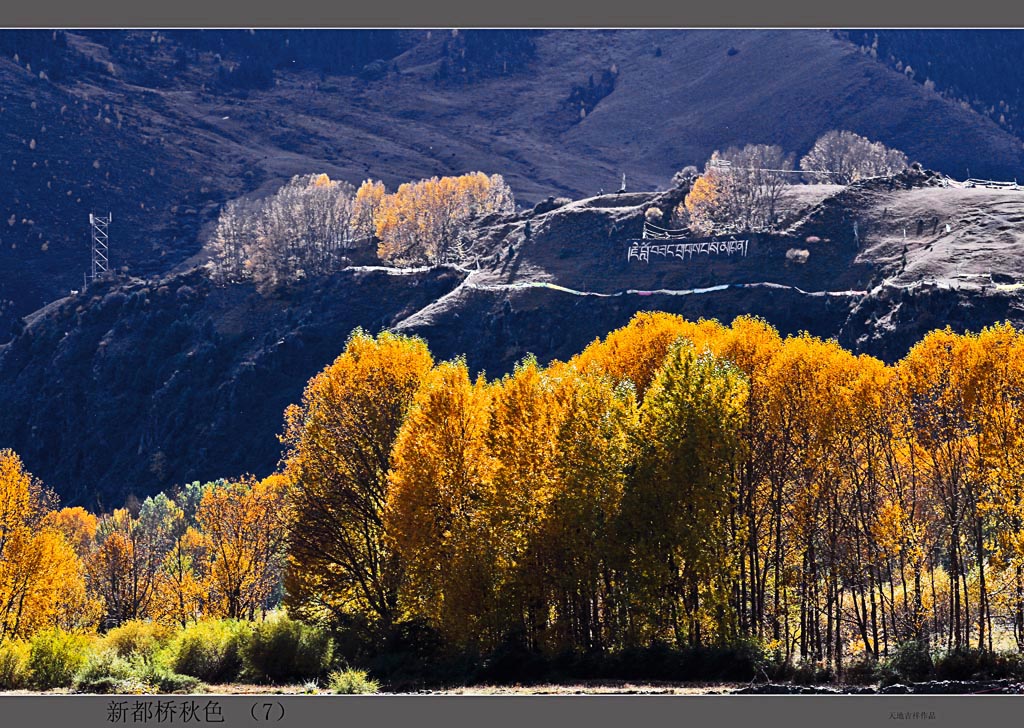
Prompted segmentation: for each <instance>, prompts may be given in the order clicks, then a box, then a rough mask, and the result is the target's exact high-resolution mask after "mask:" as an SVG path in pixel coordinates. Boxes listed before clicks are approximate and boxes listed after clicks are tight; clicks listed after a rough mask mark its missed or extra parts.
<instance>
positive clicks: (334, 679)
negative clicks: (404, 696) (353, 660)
mask: <svg viewBox="0 0 1024 728" xmlns="http://www.w3.org/2000/svg"><path fill="white" fill-rule="evenodd" d="M327 684H328V687H329V688H330V690H331V692H332V693H338V694H339V695H365V694H368V693H375V692H377V691H378V690H380V685H378V684H377V681H376V680H371V679H370V678H369V677H368V676H367V674H366V672H365V671H364V670H352V669H349V670H335V671H334V672H332V673H331V674H330V676H329V677H328V679H327Z"/></svg>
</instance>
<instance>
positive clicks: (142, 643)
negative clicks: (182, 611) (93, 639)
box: [103, 619, 174, 657]
mask: <svg viewBox="0 0 1024 728" xmlns="http://www.w3.org/2000/svg"><path fill="white" fill-rule="evenodd" d="M172 637H174V629H173V628H171V627H167V626H166V625H163V624H160V623H159V622H151V621H146V620H141V619H133V620H132V621H130V622H125V623H124V624H122V625H121V626H120V627H115V628H114V629H112V630H110V631H109V632H107V634H106V635H104V637H103V647H104V648H109V649H112V650H114V652H116V653H117V654H118V655H119V656H120V657H130V656H132V655H144V656H147V657H149V656H152V655H154V654H156V653H157V651H159V650H160V649H161V648H163V647H165V646H166V645H167V644H168V643H169V642H170V641H171V638H172Z"/></svg>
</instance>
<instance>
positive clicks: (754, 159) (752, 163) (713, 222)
mask: <svg viewBox="0 0 1024 728" xmlns="http://www.w3.org/2000/svg"><path fill="white" fill-rule="evenodd" d="M792 169H793V155H792V154H786V153H784V152H783V151H782V149H781V148H780V147H777V146H771V145H767V144H748V145H746V146H745V147H743V148H742V149H740V148H738V147H730V148H729V149H726V150H725V152H718V151H716V152H715V153H714V154H712V155H711V159H710V160H708V164H707V166H706V167H705V171H704V174H703V175H702V176H701V178H700V179H699V180H698V181H697V182H695V183H694V186H693V188H692V189H691V191H690V194H689V195H687V198H686V200H685V202H684V205H683V207H685V209H686V211H687V212H688V213H689V219H690V226H691V227H692V228H694V229H695V230H698V231H700V232H704V233H711V232H730V231H760V230H768V229H770V228H772V227H773V226H774V225H775V224H776V222H777V219H778V214H779V210H780V208H781V206H782V205H783V203H784V202H785V198H786V193H787V191H788V189H789V181H788V179H787V177H788V175H789V172H790V171H791V170H792Z"/></svg>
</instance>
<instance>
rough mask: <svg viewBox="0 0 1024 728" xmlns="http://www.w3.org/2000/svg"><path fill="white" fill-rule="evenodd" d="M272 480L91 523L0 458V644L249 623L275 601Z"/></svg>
mask: <svg viewBox="0 0 1024 728" xmlns="http://www.w3.org/2000/svg"><path fill="white" fill-rule="evenodd" d="M284 485H285V484H284V481H283V480H282V478H281V476H271V477H269V478H267V479H265V480H263V481H256V480H253V479H251V478H243V479H241V480H239V481H237V482H227V481H217V482H215V483H208V484H206V485H200V484H199V483H193V484H192V485H190V486H189V487H188V488H185V489H184V490H182V492H181V493H179V494H178V495H176V497H175V499H172V498H170V497H168V496H167V495H165V494H160V495H157V496H153V497H150V498H146V499H145V500H144V501H143V502H142V503H140V504H138V505H137V506H136V507H134V508H131V509H130V508H127V507H126V508H118V509H116V510H114V511H113V512H112V513H108V514H103V515H101V516H96V515H94V514H92V513H90V512H88V511H86V510H85V509H84V508H81V507H73V508H58V507H57V503H56V498H55V496H53V494H52V493H49V492H48V491H46V490H45V488H43V487H42V486H41V485H40V484H39V483H38V482H37V481H36V480H35V479H34V478H33V477H32V476H31V475H30V474H29V473H27V472H26V471H25V469H24V466H23V465H22V463H21V460H20V459H19V458H18V456H17V454H15V453H14V452H12V451H10V450H0V642H2V641H3V640H4V639H5V638H11V639H20V638H26V637H31V636H32V635H33V634H35V633H37V632H39V631H40V630H46V629H52V628H60V629H62V630H66V631H69V632H91V631H94V630H95V629H97V628H104V629H105V628H109V627H112V626H116V625H119V624H123V623H125V622H128V621H130V620H140V619H149V620H154V621H157V622H163V623H166V624H168V625H180V626H185V625H187V624H191V623H194V622H196V621H198V620H199V619H201V618H203V617H228V618H248V619H253V618H255V617H257V616H258V615H261V614H263V613H264V612H265V611H266V610H267V609H268V608H269V606H270V605H271V603H272V601H273V598H275V597H279V595H278V593H277V592H278V591H279V585H280V581H281V572H282V570H283V568H284V561H285V557H286V549H285V544H286V541H285V537H286V535H287V525H288V524H289V522H290V518H289V515H288V514H289V513H290V511H289V508H288V502H287V501H286V499H285V487H284Z"/></svg>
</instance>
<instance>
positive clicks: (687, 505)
mask: <svg viewBox="0 0 1024 728" xmlns="http://www.w3.org/2000/svg"><path fill="white" fill-rule="evenodd" d="M1022 362H1024V334H1022V333H1021V332H1018V331H1017V330H1015V329H1014V328H1013V327H1012V326H1010V325H1009V324H1001V325H994V326H990V327H988V328H986V329H984V330H982V331H981V332H980V333H977V334H962V335H961V334H956V333H954V332H952V331H951V330H949V329H946V330H938V331H933V332H932V333H930V334H928V335H927V336H926V337H925V338H924V339H923V340H921V341H920V342H919V343H918V344H916V345H915V346H914V347H913V348H912V349H911V350H910V352H909V353H908V354H907V355H906V356H905V357H904V358H903V359H902V360H900V361H899V362H897V363H895V364H893V365H887V364H885V363H883V362H881V361H879V360H877V359H874V358H872V357H869V356H865V355H860V356H858V355H854V354H852V353H850V352H848V351H846V350H845V349H843V348H842V347H840V346H839V345H838V344H836V343H835V342H834V341H824V340H821V339H817V338H814V337H811V336H809V335H806V334H801V335H797V336H789V337H782V336H780V335H779V334H778V332H777V331H776V330H775V329H773V328H772V327H771V326H769V325H768V324H766V323H765V322H763V321H761V320H759V319H756V318H751V317H745V316H744V317H740V318H737V319H736V320H735V321H733V322H732V324H731V325H728V326H725V325H722V324H720V323H718V322H716V321H706V320H701V321H697V322H691V321H687V320H685V319H683V318H681V317H678V316H675V315H671V314H665V313H642V314H638V315H637V316H635V317H634V319H633V320H632V321H631V322H630V323H629V324H628V325H627V326H625V327H623V328H621V329H618V330H616V331H613V332H611V333H610V334H608V336H607V337H605V338H604V339H602V340H596V341H594V342H593V343H592V344H591V345H590V346H588V347H587V348H586V349H584V350H583V351H582V352H580V353H579V354H578V355H576V356H575V357H573V358H572V359H570V360H569V361H566V362H561V361H554V362H551V363H550V364H548V365H546V366H544V365H541V364H540V363H538V362H537V361H536V360H534V359H532V358H527V359H524V360H523V361H522V362H520V364H519V365H518V366H517V367H516V368H515V370H514V371H513V372H511V373H509V374H507V375H505V376H504V377H502V378H500V379H497V380H488V379H486V378H485V377H483V376H482V375H481V376H476V377H474V376H472V375H471V373H470V370H469V368H468V367H467V365H466V362H465V361H464V360H462V359H455V360H452V361H444V362H436V361H435V360H434V359H433V357H432V356H431V354H430V352H429V350H428V349H427V347H426V345H425V343H424V342H423V341H422V340H420V339H416V338H409V337H405V336H401V335H397V334H391V333H386V332H385V333H382V334H380V335H378V336H376V337H374V336H370V335H368V334H366V333H364V332H362V331H356V332H354V333H353V335H352V336H351V337H350V339H349V341H348V344H347V346H346V348H345V350H344V352H343V353H342V354H341V355H340V356H339V357H338V358H337V360H336V361H335V362H333V363H332V364H331V365H330V366H328V367H326V368H325V369H324V370H323V371H322V372H321V373H320V374H318V375H317V376H315V377H314V378H313V379H312V380H311V381H310V382H309V384H308V386H307V388H306V391H305V393H304V395H303V398H302V401H301V402H300V403H298V404H296V405H294V406H292V407H290V408H289V409H288V411H287V414H286V420H285V428H284V434H283V436H282V441H283V443H284V445H285V452H284V456H283V458H282V467H281V469H280V472H279V473H276V474H274V475H271V476H269V477H268V478H265V479H263V480H255V479H252V478H242V479H240V480H237V481H232V482H228V481H218V482H215V483H208V484H206V485H200V484H198V483H195V484H192V485H190V486H188V487H186V488H184V489H181V490H180V491H177V492H175V493H174V494H172V495H158V496H153V497H150V498H147V499H146V500H145V501H143V502H142V503H136V504H134V505H128V506H126V507H125V508H120V509H117V510H115V511H113V512H112V513H107V514H102V515H100V516H96V515H93V514H91V513H89V512H87V511H86V510H84V509H82V508H64V509H60V508H58V505H57V503H56V501H55V498H54V496H53V495H52V494H50V493H48V491H46V489H45V488H43V487H42V486H41V485H40V484H39V483H38V482H37V481H35V480H34V479H33V478H32V477H31V476H30V475H29V474H28V473H27V472H26V471H25V469H24V467H23V466H22V464H21V462H20V460H19V459H18V456H17V455H16V454H14V453H13V452H11V451H10V450H4V451H2V452H0V641H2V640H4V639H8V638H14V639H18V638H25V637H31V635H33V634H34V633H36V632H38V631H39V630H44V629H47V628H53V627H60V628H61V629H64V630H69V631H86V632H88V631H92V630H95V629H97V628H101V629H106V628H109V627H110V626H113V625H117V624H121V623H124V622H127V621H130V620H139V619H149V620H153V621H155V622H161V623H164V624H167V625H172V626H173V625H177V626H187V625H190V624H192V623H194V622H197V621H198V620H201V619H203V618H204V617H226V618H240V619H254V618H259V617H260V615H262V614H263V613H264V612H265V610H267V609H268V608H270V607H272V606H273V605H274V604H276V603H277V602H278V601H283V604H284V605H285V607H286V608H287V609H288V610H289V611H290V612H291V613H292V614H293V615H294V616H297V617H300V618H302V619H304V620H307V621H311V622H317V623H321V624H324V625H329V626H331V627H332V628H334V629H340V630H354V631H355V633H358V634H361V635H363V636H364V637H368V638H370V639H378V640H380V639H384V638H385V637H386V636H387V635H389V634H394V633H395V630H396V629H401V628H402V625H411V624H419V625H423V626H425V627H426V628H428V629H429V630H432V631H433V633H435V634H436V635H437V636H438V639H439V640H440V641H441V644H442V645H443V646H444V648H445V649H447V650H449V651H453V652H466V653H472V654H489V653H491V652H492V651H494V650H497V649H499V648H501V646H502V645H507V644H509V643H510V642H512V643H515V644H518V645H520V646H521V647H522V648H523V649H527V650H530V651H533V652H535V653H537V654H541V655H556V654H563V653H566V652H574V653H578V654H609V653H614V652H616V651H619V650H625V649H629V648H634V647H645V646H649V645H651V644H658V643H660V644H668V645H671V646H675V647H678V648H692V647H728V646H737V645H744V644H751V643H754V644H757V645H760V646H761V647H762V648H763V649H765V650H768V651H771V652H774V653H776V654H777V655H778V656H779V659H780V660H785V661H789V662H797V661H800V660H807V661H814V662H817V663H820V664H825V665H828V666H830V667H831V668H832V669H834V670H836V671H838V672H840V673H841V672H842V671H843V670H844V669H845V668H846V666H848V665H851V664H852V663H854V662H863V661H868V662H875V661H878V660H881V659H882V658H884V657H885V656H886V655H888V654H891V653H892V652H894V651H895V650H897V649H898V648H900V647H901V646H902V645H907V644H922V645H929V646H930V647H931V648H932V649H936V650H943V651H947V652H950V653H957V652H959V651H963V650H968V649H971V650H979V651H983V652H988V653H991V652H993V651H994V650H996V649H999V648H1005V647H1006V646H1012V647H1013V648H1015V649H1016V650H1017V651H1020V652H1024V387H1022V385H1021V382H1024V363H1022Z"/></svg>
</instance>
